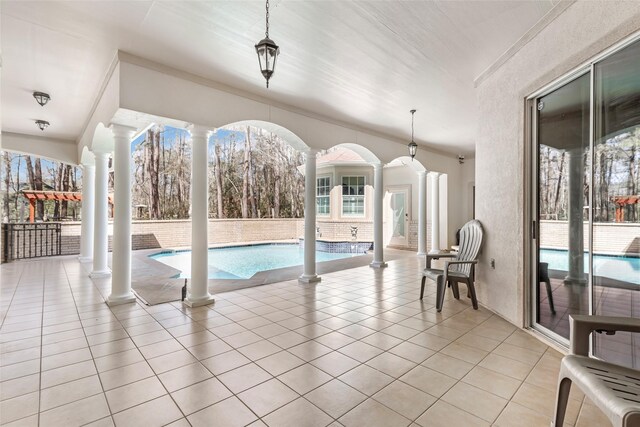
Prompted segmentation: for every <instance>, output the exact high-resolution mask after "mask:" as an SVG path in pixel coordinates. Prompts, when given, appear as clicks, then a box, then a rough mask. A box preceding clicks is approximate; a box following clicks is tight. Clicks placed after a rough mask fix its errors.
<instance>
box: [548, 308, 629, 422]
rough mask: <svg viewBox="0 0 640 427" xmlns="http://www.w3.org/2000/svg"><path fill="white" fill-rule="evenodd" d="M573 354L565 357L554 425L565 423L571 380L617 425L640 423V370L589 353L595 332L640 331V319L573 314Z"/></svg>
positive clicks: (571, 329) (571, 332) (571, 330)
mask: <svg viewBox="0 0 640 427" xmlns="http://www.w3.org/2000/svg"><path fill="white" fill-rule="evenodd" d="M569 322H570V323H569V327H570V340H571V354H569V355H567V356H565V357H564V358H563V359H562V364H561V365H560V375H559V378H558V394H557V401H556V409H555V414H554V417H553V421H552V423H551V427H556V426H557V427H562V423H563V422H564V416H565V413H566V409H567V402H568V400H569V392H570V391H571V384H572V383H573V384H575V385H577V386H578V387H579V388H580V390H582V392H583V393H584V394H585V395H586V396H587V397H588V398H589V399H591V401H592V402H593V403H594V404H595V405H596V406H597V407H598V408H600V410H601V411H602V412H603V413H604V414H605V415H606V416H607V417H608V418H609V420H610V421H611V424H612V425H613V426H614V427H640V371H638V370H635V369H631V368H626V367H624V366H620V365H615V364H613V363H608V362H605V361H602V360H598V359H594V358H591V357H589V340H590V336H591V333H592V332H598V333H606V334H607V335H613V334H615V333H616V332H617V331H626V332H640V319H633V318H629V317H607V316H583V315H571V316H570V317H569Z"/></svg>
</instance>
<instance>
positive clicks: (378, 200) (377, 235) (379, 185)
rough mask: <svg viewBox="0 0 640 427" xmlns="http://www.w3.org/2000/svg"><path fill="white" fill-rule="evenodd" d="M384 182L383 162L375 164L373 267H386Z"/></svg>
mask: <svg viewBox="0 0 640 427" xmlns="http://www.w3.org/2000/svg"><path fill="white" fill-rule="evenodd" d="M383 185H384V184H383V182H382V163H374V164H373V261H372V262H371V264H370V266H371V267H373V268H384V267H386V266H387V263H386V262H384V242H383V235H382V220H383V211H382V206H383V203H382V202H383V199H384V187H383Z"/></svg>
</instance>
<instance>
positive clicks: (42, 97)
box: [33, 92, 51, 107]
mask: <svg viewBox="0 0 640 427" xmlns="http://www.w3.org/2000/svg"><path fill="white" fill-rule="evenodd" d="M33 97H34V98H35V99H36V101H37V102H38V104H40V105H41V106H42V107H44V106H45V104H46V103H47V102H49V101H51V97H50V96H49V94H48V93H44V92H33Z"/></svg>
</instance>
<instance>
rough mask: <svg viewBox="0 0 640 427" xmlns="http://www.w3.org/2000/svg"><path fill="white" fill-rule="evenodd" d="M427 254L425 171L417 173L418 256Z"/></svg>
mask: <svg viewBox="0 0 640 427" xmlns="http://www.w3.org/2000/svg"><path fill="white" fill-rule="evenodd" d="M426 254H427V171H419V172H418V255H426Z"/></svg>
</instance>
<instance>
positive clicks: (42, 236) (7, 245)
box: [2, 222, 62, 262]
mask: <svg viewBox="0 0 640 427" xmlns="http://www.w3.org/2000/svg"><path fill="white" fill-rule="evenodd" d="M61 230H62V227H61V225H60V223H59V222H36V223H29V222H25V223H10V224H2V262H9V261H13V260H17V259H26V258H38V257H44V256H55V255H60V254H61V253H62V238H61Z"/></svg>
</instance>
